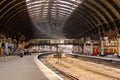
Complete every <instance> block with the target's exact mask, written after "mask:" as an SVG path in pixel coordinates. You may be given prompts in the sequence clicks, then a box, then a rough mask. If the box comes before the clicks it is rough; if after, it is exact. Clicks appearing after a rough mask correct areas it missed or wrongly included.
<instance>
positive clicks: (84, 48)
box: [83, 43, 86, 54]
mask: <svg viewBox="0 0 120 80" xmlns="http://www.w3.org/2000/svg"><path fill="white" fill-rule="evenodd" d="M83 54H86V43H84V46H83Z"/></svg>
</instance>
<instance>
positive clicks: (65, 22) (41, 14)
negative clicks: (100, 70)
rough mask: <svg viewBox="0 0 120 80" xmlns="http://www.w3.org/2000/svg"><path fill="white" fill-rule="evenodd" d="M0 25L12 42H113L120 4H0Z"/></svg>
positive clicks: (10, 0) (45, 0)
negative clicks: (21, 39) (19, 38)
mask: <svg viewBox="0 0 120 80" xmlns="http://www.w3.org/2000/svg"><path fill="white" fill-rule="evenodd" d="M0 22H1V23H0V33H4V34H5V35H6V36H8V37H13V38H14V37H16V36H19V35H25V37H26V39H31V38H41V39H44V38H45V39H47V38H70V39H80V38H83V37H91V38H94V39H97V38H98V37H103V36H105V37H106V36H107V37H109V39H114V40H116V38H117V37H118V36H117V34H120V0H1V1H0Z"/></svg>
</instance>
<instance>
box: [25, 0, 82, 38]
mask: <svg viewBox="0 0 120 80" xmlns="http://www.w3.org/2000/svg"><path fill="white" fill-rule="evenodd" d="M26 3H27V8H28V12H29V14H30V17H31V20H32V22H33V24H34V25H35V27H36V28H37V29H38V30H40V31H41V33H40V34H45V35H47V36H48V37H51V38H65V34H64V33H63V26H64V23H65V22H66V20H67V19H68V18H69V17H70V15H71V14H72V13H73V11H74V10H75V9H76V7H78V5H79V4H80V3H82V1H81V0H26Z"/></svg>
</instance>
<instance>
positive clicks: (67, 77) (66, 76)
mask: <svg viewBox="0 0 120 80" xmlns="http://www.w3.org/2000/svg"><path fill="white" fill-rule="evenodd" d="M44 58H45V57H44ZM44 58H42V59H40V60H41V61H42V62H43V63H44V64H45V65H46V66H47V67H48V68H50V69H51V70H52V71H54V72H55V73H56V74H58V75H60V76H61V77H62V78H63V79H64V80H79V79H77V78H76V77H74V76H72V75H70V74H68V73H65V72H63V71H61V70H60V69H58V68H56V67H54V66H53V65H52V64H51V63H49V62H48V61H47V60H46V59H44Z"/></svg>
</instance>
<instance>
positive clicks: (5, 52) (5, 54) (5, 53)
mask: <svg viewBox="0 0 120 80" xmlns="http://www.w3.org/2000/svg"><path fill="white" fill-rule="evenodd" d="M3 55H4V62H6V56H7V51H6V49H4V53H3Z"/></svg>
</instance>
